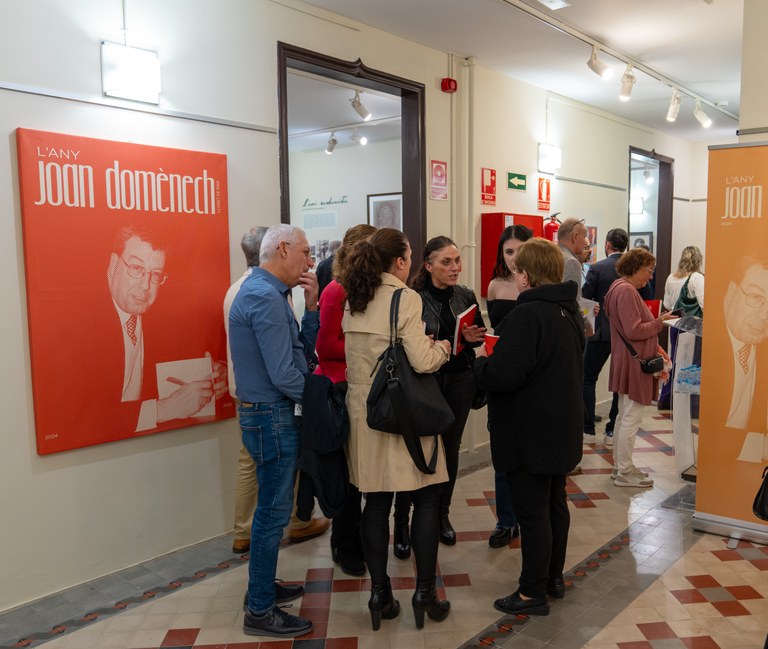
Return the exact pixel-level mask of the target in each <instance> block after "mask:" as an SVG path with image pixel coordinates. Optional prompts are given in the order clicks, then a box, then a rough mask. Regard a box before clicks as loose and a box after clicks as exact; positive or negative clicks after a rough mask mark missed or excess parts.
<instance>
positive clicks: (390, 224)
mask: <svg viewBox="0 0 768 649" xmlns="http://www.w3.org/2000/svg"><path fill="white" fill-rule="evenodd" d="M368 223H370V224H371V225H372V226H374V227H376V228H395V230H402V229H403V194H402V192H398V193H396V194H368Z"/></svg>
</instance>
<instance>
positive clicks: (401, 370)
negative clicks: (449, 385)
mask: <svg viewBox="0 0 768 649" xmlns="http://www.w3.org/2000/svg"><path fill="white" fill-rule="evenodd" d="M403 290H404V289H398V290H396V291H395V292H394V294H393V295H392V303H391V306H390V309H389V346H388V347H387V348H386V349H385V350H384V352H383V353H382V354H381V356H379V358H378V361H377V364H376V367H374V369H373V372H375V373H376V376H375V377H374V379H373V384H372V385H371V391H370V392H369V393H368V399H367V401H366V407H367V417H366V423H367V424H368V426H369V427H370V428H373V429H374V430H381V431H384V432H385V433H392V434H394V435H402V436H403V439H404V441H405V445H406V447H407V448H408V452H409V454H410V455H411V459H413V461H414V464H415V465H416V467H417V468H418V469H419V471H421V472H422V473H427V474H434V473H435V467H436V466H437V451H438V448H439V445H438V441H437V435H439V434H440V433H442V432H444V431H446V430H448V429H449V428H450V427H451V425H452V424H453V422H454V416H453V411H452V410H451V408H450V406H449V405H448V402H447V401H446V400H445V397H444V396H443V393H442V392H441V391H440V386H439V385H438V384H437V380H436V379H435V377H434V376H433V375H432V374H420V373H419V372H415V371H414V369H413V368H412V367H411V364H410V363H409V362H408V356H407V355H406V353H405V349H404V348H403V343H402V341H401V339H400V338H398V336H397V316H398V312H399V307H400V295H401V293H402V292H403ZM373 372H372V373H371V374H373ZM420 437H434V438H435V440H434V442H435V445H434V450H433V452H432V457H431V458H430V460H429V462H428V463H427V461H426V458H425V457H424V452H423V450H422V447H421V441H420V440H419V438H420Z"/></svg>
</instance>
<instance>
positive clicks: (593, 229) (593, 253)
mask: <svg viewBox="0 0 768 649" xmlns="http://www.w3.org/2000/svg"><path fill="white" fill-rule="evenodd" d="M587 236H588V237H589V243H590V244H591V245H592V249H591V250H590V253H589V259H587V261H586V263H587V264H594V263H595V262H596V261H597V226H596V225H588V226H587Z"/></svg>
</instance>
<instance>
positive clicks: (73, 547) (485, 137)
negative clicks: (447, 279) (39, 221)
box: [0, 0, 706, 611]
mask: <svg viewBox="0 0 768 649" xmlns="http://www.w3.org/2000/svg"><path fill="white" fill-rule="evenodd" d="M11 4H12V5H13V7H12V9H11ZM120 26H121V11H120V3H119V2H117V1H114V2H104V1H103V0H27V1H26V2H13V3H11V2H9V1H8V0H6V2H4V3H2V4H0V48H2V50H0V51H2V54H3V56H0V86H1V85H3V84H5V85H8V84H13V85H17V86H24V87H27V88H36V89H42V90H45V91H51V92H54V93H62V94H65V95H74V96H76V97H81V98H86V99H88V98H92V99H96V100H98V99H100V68H99V47H98V43H99V41H100V40H103V39H106V40H113V41H119V40H120V38H121V33H120ZM128 27H129V30H130V35H131V39H132V43H133V44H135V45H139V46H144V47H152V48H157V50H158V51H159V52H160V57H161V60H162V74H163V98H162V104H161V107H162V108H165V109H169V110H175V111H182V112H188V113H199V114H202V115H207V116H211V117H214V118H218V119H226V120H234V121H239V122H245V123H248V124H252V125H263V126H265V127H268V129H273V130H274V129H276V128H277V124H278V119H277V99H276V90H275V89H276V73H277V66H276V56H275V55H276V42H277V41H278V40H283V41H285V42H288V43H291V44H295V45H299V46H301V47H305V48H308V49H312V50H316V51H319V52H322V53H324V54H328V55H331V56H336V57H339V58H342V59H348V60H355V59H357V58H358V57H359V58H362V60H363V61H364V63H365V64H366V65H368V66H369V67H373V68H378V69H381V70H385V71H386V72H389V73H392V74H395V75H399V76H402V77H405V78H408V79H412V80H415V81H418V82H421V83H423V84H424V85H425V87H426V141H427V159H428V160H429V159H431V158H436V159H440V160H446V161H448V162H449V165H451V167H450V171H449V173H450V175H451V177H452V178H453V179H454V188H452V191H453V192H456V195H457V196H459V200H454V201H446V202H442V201H431V200H430V201H428V205H427V210H428V214H427V216H428V230H429V232H428V234H429V235H430V236H433V235H435V234H438V233H444V232H446V227H448V228H449V229H452V230H455V231H456V232H457V233H459V234H460V237H459V234H457V239H460V240H459V243H460V245H462V244H463V243H464V242H465V241H466V240H470V239H472V238H474V236H478V234H479V233H478V232H477V224H478V223H479V214H480V213H481V212H482V211H483V208H482V207H481V206H480V204H479V195H478V193H477V183H478V181H479V175H480V171H479V169H480V167H481V166H490V167H494V168H496V169H497V170H498V171H499V172H500V173H501V172H505V171H507V170H510V171H521V172H524V173H528V174H529V177H530V178H531V179H533V178H534V177H535V175H536V172H535V165H536V144H537V142H539V141H543V139H544V138H546V139H548V140H549V141H550V142H552V143H555V144H559V145H560V146H561V147H562V148H563V152H564V165H563V169H562V170H561V173H562V175H565V176H569V177H573V178H579V179H585V180H589V181H593V182H599V183H606V184H612V185H617V186H620V187H621V186H624V185H625V184H626V179H627V174H626V168H627V156H628V146H629V145H630V144H633V145H635V146H640V147H643V148H646V149H651V148H655V149H656V150H657V151H659V152H660V153H663V154H665V155H669V156H671V157H673V158H675V160H676V176H675V180H676V188H678V189H679V190H680V195H681V196H684V197H690V196H692V195H693V191H692V186H694V185H693V184H692V183H693V179H692V178H691V173H692V168H693V167H694V163H695V164H696V171H697V172H700V171H701V170H702V169H704V170H705V169H706V164H705V163H703V164H702V163H701V157H702V155H703V153H705V152H702V151H695V149H694V147H692V146H691V145H690V144H688V143H686V142H683V141H679V140H676V139H674V138H670V137H668V136H662V135H660V134H654V133H650V132H648V131H646V130H643V129H642V128H639V127H637V126H632V125H628V124H626V123H624V122H622V121H621V120H618V119H617V118H614V117H611V116H609V115H605V114H597V113H595V112H594V111H591V110H589V109H587V108H585V107H582V106H578V105H572V104H570V103H569V102H567V101H565V100H560V99H559V98H554V97H551V96H548V95H547V94H546V93H544V92H542V91H540V90H537V89H534V88H531V87H530V86H526V85H525V84H522V83H520V82H517V81H514V80H511V79H508V78H506V77H503V76H502V75H499V74H496V73H493V72H490V71H488V70H483V69H482V68H471V71H470V69H466V68H465V69H456V70H455V76H457V77H459V78H460V80H462V84H461V86H460V91H459V93H457V95H453V96H450V95H446V94H443V93H442V92H440V90H439V80H440V78H441V77H443V76H446V74H447V73H448V72H449V70H450V62H451V61H450V57H449V56H448V55H446V54H444V53H441V52H437V51H434V50H430V49H428V48H425V47H422V46H420V45H417V44H414V43H411V42H408V41H405V40H403V39H400V38H398V37H395V36H391V35H388V34H384V33H382V32H378V31H376V30H372V29H370V28H368V27H365V26H363V25H359V24H355V23H352V22H351V21H348V20H346V19H342V18H339V17H336V16H333V15H332V14H328V13H325V12H321V11H319V10H317V9H314V8H312V7H309V6H306V5H302V4H301V3H299V2H296V1H295V0H283V1H281V2H270V1H269V0H216V1H215V2H214V1H213V0H164V1H163V2H155V1H154V0H131V2H129V3H128ZM470 75H474V76H473V78H472V80H471V83H470V82H469V81H470V79H469V77H470ZM465 81H467V83H464V82H465ZM473 86H474V92H473V93H471V96H470V93H469V92H468V90H469V88H472V87H473ZM128 105H129V106H132V107H135V105H130V104H128ZM20 126H23V127H27V128H35V129H41V130H50V131H58V132H62V133H71V134H75V135H82V136H88V137H97V138H104V139H115V140H124V141H131V142H137V143H144V144H153V145H158V146H167V147H176V148H188V149H196V150H204V151H213V152H220V153H225V154H226V155H227V157H228V186H229V194H230V195H229V204H230V233H231V234H230V256H231V274H232V277H233V279H234V278H235V277H237V276H238V275H239V274H240V272H241V269H242V267H243V260H242V255H241V252H240V251H239V239H240V237H241V234H242V232H244V231H245V230H246V229H247V228H248V227H250V226H251V225H253V224H256V223H261V224H271V223H275V222H277V221H278V219H279V179H278V151H277V136H276V134H275V133H274V132H266V133H265V132H258V131H254V130H246V129H239V128H233V127H230V126H224V125H216V124H208V123H203V122H197V121H188V120H182V119H176V118H172V117H163V116H156V115H151V114H146V113H140V112H134V111H130V110H129V111H126V110H120V109H117V108H110V107H105V106H95V105H89V104H85V103H78V102H73V101H65V100H62V99H53V98H48V97H42V96H38V95H35V94H28V93H22V92H13V91H10V90H7V89H6V90H3V89H0V133H2V134H3V136H4V142H5V149H4V155H1V156H0V211H2V213H3V214H5V215H6V218H4V219H2V220H0V296H2V298H3V303H4V304H5V305H6V308H5V311H4V313H5V315H4V317H3V318H1V319H0V357H2V358H3V363H2V366H0V387H2V390H0V393H1V394H2V397H0V407H1V408H2V412H3V418H2V423H1V424H0V458H1V459H0V511H1V512H2V513H3V525H2V532H1V534H2V549H3V556H4V557H6V558H8V557H10V558H12V560H6V561H4V562H3V563H2V566H0V583H2V584H3V588H2V589H0V611H1V610H5V609H8V608H11V607H13V606H16V605H19V604H22V603H24V602H27V601H30V600H33V599H36V598H39V597H42V596H44V595H47V594H50V593H52V592H55V591H58V590H61V589H64V588H67V587H69V586H72V585H74V584H78V583H82V582H84V581H87V580H89V579H92V578H95V577H98V576H102V575H104V574H107V573H110V572H113V571H115V570H118V569H120V568H123V567H126V566H129V565H132V564H135V563H138V562H141V561H144V560H147V559H149V558H152V557H155V556H158V555H162V554H164V553H167V552H169V551H171V550H173V549H176V548H179V547H183V546H187V545H190V544H193V543H196V542H198V541H201V540H204V539H207V538H211V537H213V536H216V535H218V534H223V533H225V532H227V531H228V530H229V529H230V527H231V518H232V498H233V482H234V477H233V476H234V469H235V457H236V450H237V445H238V431H237V427H236V425H235V423H234V422H233V421H229V422H224V423H219V424H211V425H205V426H197V427H194V428H187V429H183V430H178V431H172V432H168V433H162V434H159V435H153V436H149V437H142V438H139V439H135V440H129V441H124V442H118V443H113V444H107V445H102V446H98V447H92V448H87V449H81V450H76V451H72V452H69V453H63V454H58V455H53V456H46V457H42V458H41V457H38V456H37V454H36V452H35V443H34V428H33V418H32V401H31V378H30V372H29V358H28V357H29V349H28V338H27V334H26V331H27V319H26V301H25V292H24V259H23V251H22V236H21V216H20V210H19V199H18V190H17V181H18V179H17V174H16V163H15V140H14V135H13V133H14V130H15V129H16V128H17V127H20ZM545 129H548V132H546V131H545ZM595 152H599V153H597V154H596V153H595ZM470 165H473V166H470ZM556 190H557V194H556V198H555V202H554V204H553V207H554V209H555V211H557V210H558V209H560V210H563V211H564V212H565V213H570V212H573V213H580V212H583V213H584V214H585V215H588V216H591V218H593V219H600V222H598V223H597V225H598V226H599V227H601V229H602V228H603V226H604V225H605V226H607V225H608V224H609V222H612V219H619V218H621V219H624V218H625V217H624V216H622V215H620V214H619V212H620V210H619V207H620V201H619V199H618V198H617V195H620V193H619V192H616V190H600V189H594V188H589V187H586V186H581V185H572V184H569V185H567V186H566V185H563V186H562V188H560V187H557V188H556ZM384 191H387V190H384ZM504 192H506V190H505V189H503V185H501V186H500V201H503V208H504V209H514V210H516V211H526V212H535V211H536V210H535V207H536V205H535V197H533V196H532V195H531V193H530V190H529V193H528V194H526V195H524V196H520V195H512V194H509V195H507V194H504ZM677 193H678V191H676V194H677ZM697 195H698V196H701V195H702V194H700V193H699V194H697ZM502 196H503V198H502ZM501 206H502V205H501V203H500V207H501ZM494 209H498V207H497V208H494ZM676 210H677V208H676ZM603 231H604V230H603ZM679 236H680V237H681V239H686V238H687V233H686V232H680V233H679ZM475 268H476V267H475ZM478 276H479V274H478ZM470 277H471V274H470ZM475 288H478V287H477V286H475ZM85 353H89V352H85ZM484 435H485V432H484V423H483V421H482V417H481V416H479V415H477V413H475V414H474V415H473V426H472V432H470V433H469V435H468V437H467V439H468V441H469V442H470V444H469V445H470V447H472V446H473V445H474V444H475V443H482V441H483V439H484V437H483V436H484Z"/></svg>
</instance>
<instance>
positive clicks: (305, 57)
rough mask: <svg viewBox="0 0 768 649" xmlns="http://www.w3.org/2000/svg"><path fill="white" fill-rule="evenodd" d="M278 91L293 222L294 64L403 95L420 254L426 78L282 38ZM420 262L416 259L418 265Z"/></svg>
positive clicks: (410, 203) (406, 176)
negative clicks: (290, 84) (290, 85)
mask: <svg viewBox="0 0 768 649" xmlns="http://www.w3.org/2000/svg"><path fill="white" fill-rule="evenodd" d="M277 64H278V71H277V92H278V107H279V113H280V123H279V129H278V144H279V149H280V220H281V221H282V222H283V223H290V222H291V206H290V191H289V189H290V185H289V165H288V94H287V70H288V68H292V69H296V70H303V71H305V72H311V73H313V74H317V75H320V76H323V77H328V78H331V79H336V80H339V81H346V82H350V81H352V82H354V83H355V84H356V85H359V86H361V87H364V88H370V89H372V90H379V91H381V92H386V93H389V94H391V95H397V96H399V97H400V100H401V111H402V115H401V123H402V130H401V150H402V163H401V168H402V190H403V231H404V232H405V234H406V236H407V237H408V239H409V241H410V242H411V249H412V250H414V251H416V253H415V254H416V258H417V259H418V258H419V256H420V254H419V253H420V251H421V250H422V248H423V246H424V243H425V241H426V239H425V237H426V227H427V218H426V212H427V210H426V207H427V200H426V190H425V187H426V169H427V164H426V141H425V135H424V114H425V110H424V98H425V92H424V84H422V83H417V82H415V81H410V80H408V79H403V78H401V77H397V76H394V75H391V74H388V73H386V72H382V71H380V70H374V69H373V68H369V67H367V66H366V65H365V64H364V63H363V62H362V61H361V60H360V59H358V60H357V61H344V60H342V59H336V58H333V57H330V56H326V55H325V54H320V53H318V52H312V51H311V50H306V49H304V48H301V47H296V46H295V45H289V44H287V43H282V42H278V43H277ZM415 266H418V264H414V267H415Z"/></svg>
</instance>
